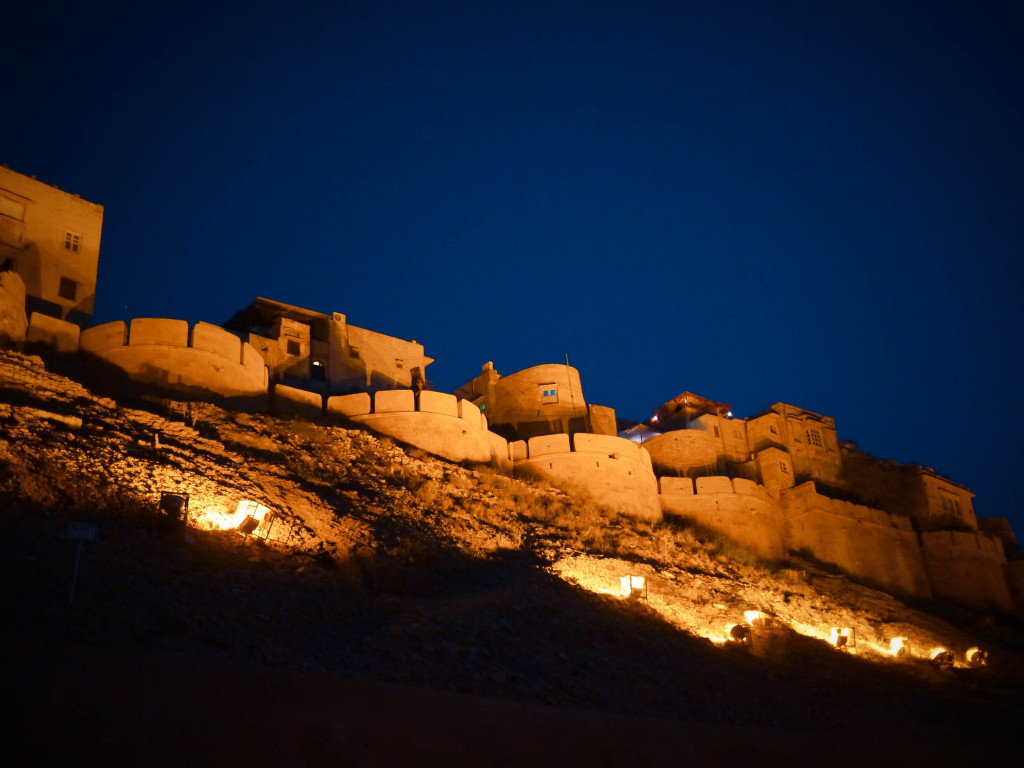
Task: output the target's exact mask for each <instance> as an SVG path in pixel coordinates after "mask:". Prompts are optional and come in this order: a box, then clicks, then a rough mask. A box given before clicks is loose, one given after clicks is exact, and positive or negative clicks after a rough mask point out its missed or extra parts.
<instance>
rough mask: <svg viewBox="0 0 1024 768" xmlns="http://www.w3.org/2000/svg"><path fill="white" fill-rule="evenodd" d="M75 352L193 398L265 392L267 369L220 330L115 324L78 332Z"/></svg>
mask: <svg viewBox="0 0 1024 768" xmlns="http://www.w3.org/2000/svg"><path fill="white" fill-rule="evenodd" d="M78 349H79V351H81V352H83V353H86V354H89V355H92V356H93V357H95V358H98V359H100V360H103V361H104V362H106V363H109V364H110V365H112V366H114V367H115V368H117V369H119V370H120V371H122V372H123V373H124V374H125V375H126V376H127V377H128V379H130V380H131V381H133V382H136V383H139V384H146V385H150V386H153V387H158V388H160V389H161V390H165V391H172V392H176V393H179V394H184V395H191V396H195V397H207V396H210V395H214V396H217V397H227V398H236V397H243V398H251V397H254V396H263V395H265V394H266V392H267V384H268V378H267V368H266V365H265V364H264V362H263V358H262V357H260V355H259V353H258V352H257V351H256V350H255V349H254V348H253V347H252V346H251V345H249V344H247V343H245V342H243V341H242V340H241V339H239V338H238V337H237V336H235V335H234V334H232V333H229V332H228V331H225V330H224V329H223V328H220V327H218V326H216V325H211V324H209V323H202V322H200V323H196V324H195V325H194V326H193V327H192V328H191V330H190V329H189V324H188V322H187V321H185V320H172V319H167V318H136V319H134V320H132V321H131V324H130V325H128V324H126V323H124V321H121V320H117V321H115V322H112V323H104V324H103V325H97V326H95V327H93V328H89V329H87V330H84V331H82V333H81V336H80V337H79V340H78Z"/></svg>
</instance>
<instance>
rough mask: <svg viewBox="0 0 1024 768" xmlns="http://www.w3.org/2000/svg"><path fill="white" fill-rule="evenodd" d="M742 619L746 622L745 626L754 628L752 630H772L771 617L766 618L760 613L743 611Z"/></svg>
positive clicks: (772, 621) (773, 626) (773, 622)
mask: <svg viewBox="0 0 1024 768" xmlns="http://www.w3.org/2000/svg"><path fill="white" fill-rule="evenodd" d="M743 618H744V619H746V620H747V624H749V625H750V626H752V627H754V629H774V628H775V619H774V618H773V617H771V616H766V615H765V614H763V613H761V611H744V612H743Z"/></svg>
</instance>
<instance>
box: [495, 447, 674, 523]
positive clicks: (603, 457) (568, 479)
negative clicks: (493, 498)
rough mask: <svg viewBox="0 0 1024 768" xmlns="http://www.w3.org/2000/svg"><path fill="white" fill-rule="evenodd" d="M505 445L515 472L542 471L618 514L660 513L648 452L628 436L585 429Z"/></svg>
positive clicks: (658, 515) (645, 516)
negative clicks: (616, 435)
mask: <svg viewBox="0 0 1024 768" xmlns="http://www.w3.org/2000/svg"><path fill="white" fill-rule="evenodd" d="M511 451H512V458H513V459H514V460H515V468H516V472H517V473H524V474H527V475H535V476H538V477H542V478H544V479H545V480H548V481H550V482H551V483H553V484H554V485H557V486H558V487H560V488H563V489H565V490H567V491H570V492H573V493H577V494H579V495H582V496H585V497H588V498H592V499H594V500H595V501H598V502H600V503H601V504H602V505H604V506H606V507H608V508H609V509H612V510H615V511H616V512H620V513H622V514H624V515H630V516H632V517H638V518H641V519H644V520H660V519H661V505H660V504H659V503H658V481H657V480H656V479H655V477H654V470H653V468H652V466H651V457H650V455H649V454H648V453H647V451H646V450H644V448H643V447H642V446H639V445H637V444H636V443H634V442H632V441H631V440H626V439H624V438H621V437H612V436H610V435H594V434H588V433H585V432H577V433H576V434H574V435H571V436H570V435H567V434H557V435H541V436H537V437H531V438H530V439H529V440H528V441H525V442H523V441H517V442H515V443H512V444H511Z"/></svg>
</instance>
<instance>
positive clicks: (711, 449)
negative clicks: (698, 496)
mask: <svg viewBox="0 0 1024 768" xmlns="http://www.w3.org/2000/svg"><path fill="white" fill-rule="evenodd" d="M720 442H721V441H720V440H716V439H715V438H714V437H712V435H711V434H710V433H708V432H705V431H704V430H702V429H674V430H672V431H671V432H665V433H663V434H660V435H656V436H655V437H652V438H651V439H650V440H645V441H644V448H646V449H647V451H648V453H650V454H651V461H652V462H654V469H655V472H656V473H657V474H659V475H686V474H688V473H698V474H706V473H708V472H713V471H714V470H715V468H716V467H717V466H718V458H719V456H718V454H719V444H720Z"/></svg>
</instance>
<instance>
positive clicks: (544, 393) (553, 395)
mask: <svg viewBox="0 0 1024 768" xmlns="http://www.w3.org/2000/svg"><path fill="white" fill-rule="evenodd" d="M541 387H542V389H541V394H540V402H541V404H544V403H557V402H558V388H557V387H556V386H555V385H554V384H541Z"/></svg>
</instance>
